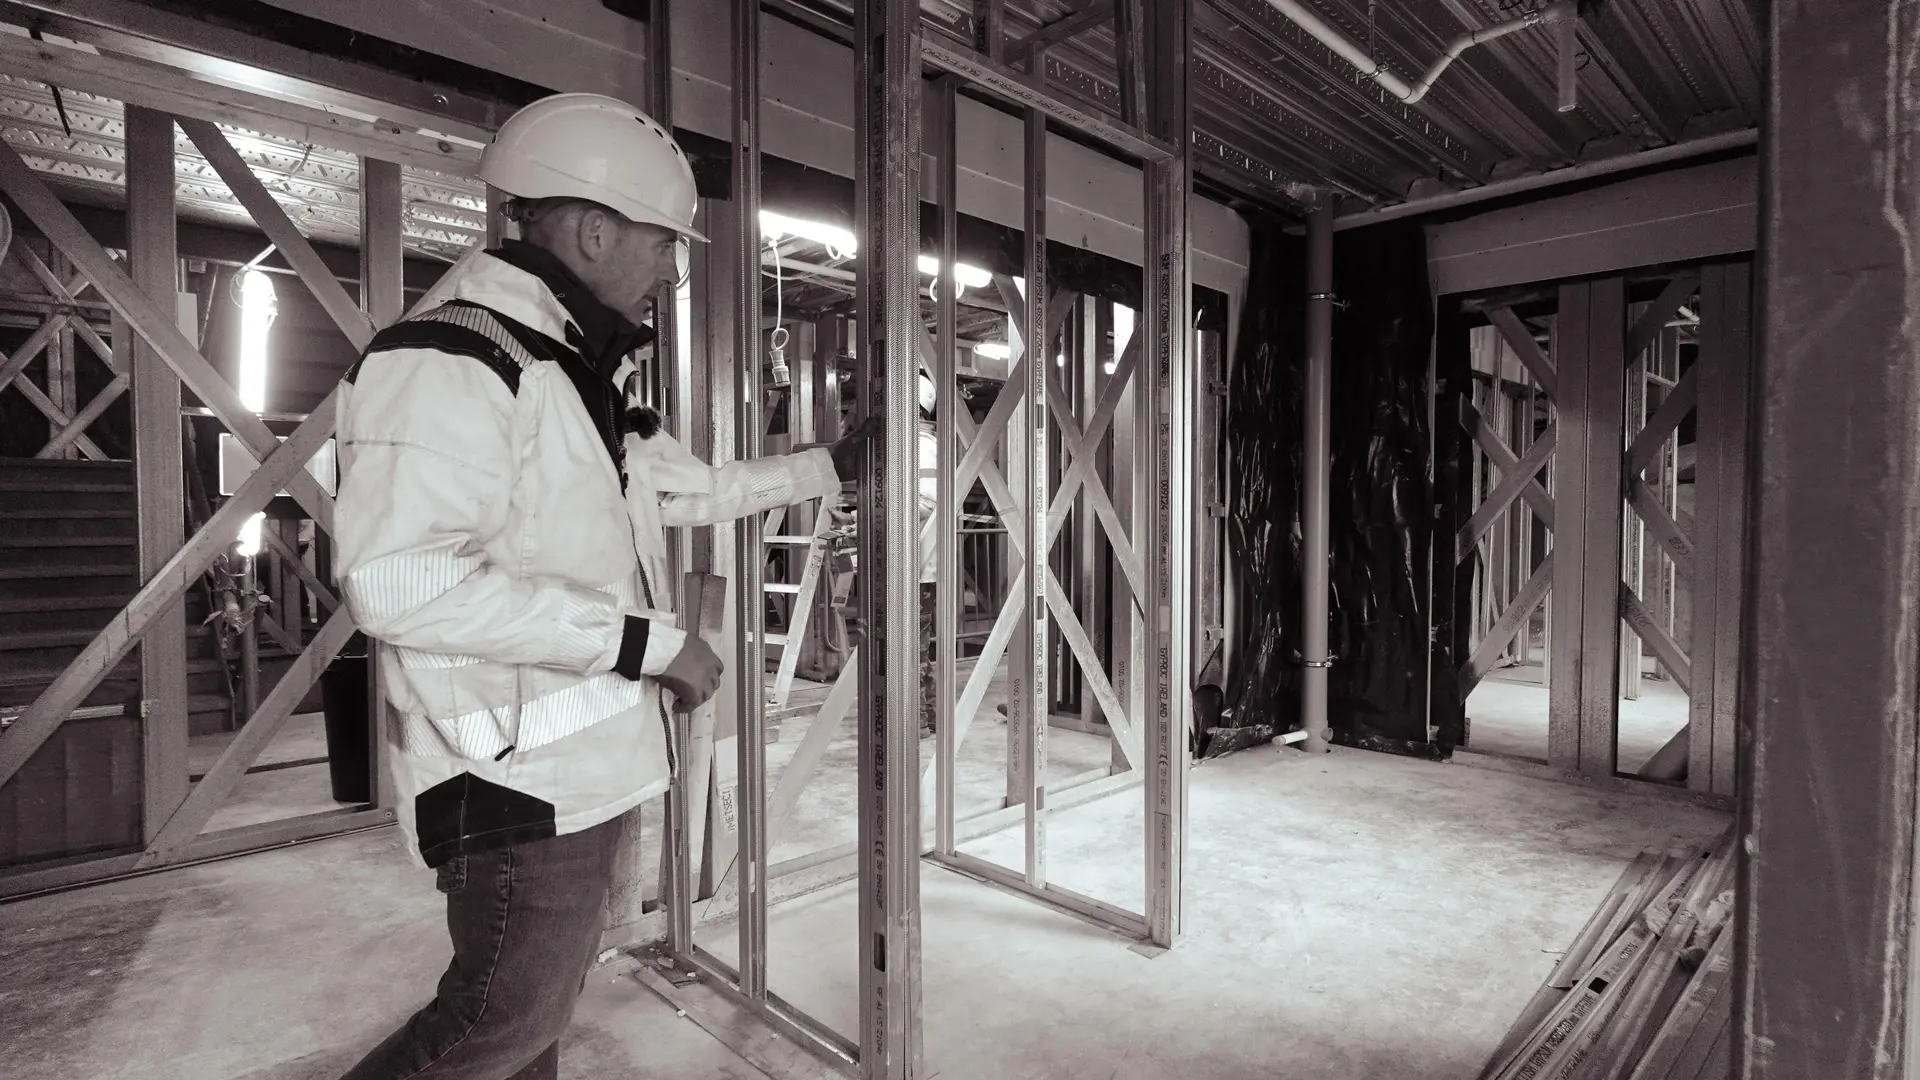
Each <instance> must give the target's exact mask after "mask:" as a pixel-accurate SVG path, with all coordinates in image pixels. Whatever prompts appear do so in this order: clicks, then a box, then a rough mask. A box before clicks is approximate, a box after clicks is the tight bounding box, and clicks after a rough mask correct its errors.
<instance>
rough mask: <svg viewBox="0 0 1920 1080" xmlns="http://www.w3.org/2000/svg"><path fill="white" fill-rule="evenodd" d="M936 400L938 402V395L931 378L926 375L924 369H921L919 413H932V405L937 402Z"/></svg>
mask: <svg viewBox="0 0 1920 1080" xmlns="http://www.w3.org/2000/svg"><path fill="white" fill-rule="evenodd" d="M938 400H939V395H938V392H937V391H936V389H935V387H934V385H933V376H931V375H929V374H927V369H926V368H921V369H920V411H921V412H925V413H930V412H932V411H933V407H934V403H935V402H937V401H938Z"/></svg>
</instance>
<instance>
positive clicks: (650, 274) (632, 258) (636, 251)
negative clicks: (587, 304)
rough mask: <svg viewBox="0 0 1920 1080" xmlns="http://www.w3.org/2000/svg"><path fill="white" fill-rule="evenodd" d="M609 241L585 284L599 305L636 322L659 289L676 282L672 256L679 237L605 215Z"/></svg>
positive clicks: (676, 274)
mask: <svg viewBox="0 0 1920 1080" xmlns="http://www.w3.org/2000/svg"><path fill="white" fill-rule="evenodd" d="M607 216H608V219H609V220H608V223H607V227H608V234H607V239H608V240H609V241H610V242H609V243H608V244H607V245H606V247H605V248H604V249H603V251H602V257H601V258H600V259H598V260H596V261H597V263H598V267H597V268H598V271H599V272H598V273H596V274H595V275H594V277H595V278H596V280H594V281H590V282H588V284H589V285H591V286H592V287H593V291H594V293H595V295H597V296H598V297H599V298H600V302H601V303H603V304H605V305H607V306H608V307H610V308H612V309H614V310H615V311H618V312H619V313H621V314H622V315H625V316H626V317H627V319H628V320H629V321H631V322H634V323H638V322H640V320H641V319H643V318H644V317H645V316H646V310H647V303H648V301H649V300H651V299H652V297H653V295H654V293H655V292H657V291H658V290H659V288H660V286H662V285H664V284H669V283H671V282H674V281H678V280H679V277H680V274H679V268H678V264H677V260H676V257H675V252H676V249H677V248H678V247H679V237H678V236H677V235H676V234H675V233H674V232H673V231H672V230H670V229H664V228H661V227H660V226H658V225H643V224H640V223H638V222H633V221H628V220H627V219H626V218H623V217H620V216H619V215H616V214H608V215H607Z"/></svg>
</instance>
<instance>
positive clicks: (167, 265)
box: [113, 106, 199, 840]
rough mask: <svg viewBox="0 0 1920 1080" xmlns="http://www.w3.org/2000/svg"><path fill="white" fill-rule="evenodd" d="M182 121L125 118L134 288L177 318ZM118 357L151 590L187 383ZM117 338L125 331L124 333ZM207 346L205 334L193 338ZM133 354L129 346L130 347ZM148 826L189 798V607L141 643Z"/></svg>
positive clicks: (119, 349)
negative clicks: (127, 384) (127, 387)
mask: <svg viewBox="0 0 1920 1080" xmlns="http://www.w3.org/2000/svg"><path fill="white" fill-rule="evenodd" d="M173 145H174V144H173V118H172V117H170V116H167V115H166V114H164V113H157V112H154V111H152V110H150V109H142V108H139V107H136V106H128V107H127V110H126V160H127V232H128V236H129V241H130V242H129V245H128V246H129V248H130V249H131V250H130V251H129V252H128V255H129V257H130V258H131V260H132V271H133V281H134V284H136V285H138V286H140V288H141V289H142V290H144V291H146V292H147V293H148V295H150V296H152V297H154V298H155V299H156V300H158V301H159V302H160V304H161V305H162V309H163V310H166V311H172V310H174V303H175V301H174V296H175V280H176V278H175V275H176V274H177V272H178V271H177V267H178V266H179V263H180V258H179V250H178V241H177V239H176V233H175V224H174V191H175V189H174V174H173V166H174V149H173ZM113 325H114V329H115V330H116V331H117V332H116V334H115V335H114V340H113V350H114V352H115V353H116V354H118V355H121V356H124V357H126V358H127V360H128V363H129V367H128V368H127V371H128V372H129V373H130V374H131V375H132V379H131V382H132V393H131V394H130V397H131V398H132V414H133V463H134V469H135V470H136V471H135V478H136V482H135V484H134V504H135V508H136V510H135V512H136V514H137V515H138V529H139V542H140V552H139V555H140V580H141V581H142V582H143V583H144V582H148V581H151V580H152V579H153V577H154V575H156V574H158V573H159V572H160V570H161V568H162V567H164V566H165V565H166V563H167V560H168V559H170V558H172V557H173V555H174V553H175V552H177V551H179V550H180V546H181V545H182V544H183V543H185V542H186V509H185V507H186V469H185V465H184V460H183V454H182V451H181V438H180V378H179V376H178V375H175V374H174V372H173V369H172V368H170V367H168V366H167V363H166V361H165V360H163V359H161V357H160V354H159V353H156V352H155V351H154V350H153V348H152V347H151V346H149V345H148V344H147V343H146V342H145V341H142V340H141V339H140V338H139V336H138V335H136V334H134V333H133V332H132V330H131V328H129V327H128V326H127V324H126V323H125V321H123V320H120V319H116V320H114V324H113ZM118 331H124V333H120V332H118ZM190 338H191V340H194V341H198V340H199V335H198V334H197V333H196V334H193V335H190ZM129 346H130V347H129ZM140 697H141V701H142V703H143V704H144V706H145V708H146V714H147V715H146V717H145V720H144V722H143V725H142V729H141V730H142V745H141V753H142V758H143V766H142V782H143V784H144V787H143V789H142V793H143V798H142V811H143V814H142V819H141V820H142V823H143V830H142V831H143V833H144V835H145V837H146V839H148V840H152V839H153V838H154V837H155V836H156V835H158V834H159V831H160V827H161V826H162V825H164V824H166V821H167V818H168V817H169V816H171V815H172V813H173V812H174V811H175V810H176V809H178V808H179V806H180V804H181V802H183V801H184V800H185V799H186V797H187V699H188V695H187V621H186V610H185V605H184V604H176V605H175V606H174V607H173V608H172V609H170V610H169V611H167V612H166V613H165V614H163V615H161V616H159V617H158V618H156V619H155V620H154V622H153V626H152V628H151V629H150V630H149V631H148V632H147V634H146V636H144V637H143V638H141V640H140Z"/></svg>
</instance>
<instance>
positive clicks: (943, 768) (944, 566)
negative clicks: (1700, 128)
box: [933, 75, 964, 854]
mask: <svg viewBox="0 0 1920 1080" xmlns="http://www.w3.org/2000/svg"><path fill="white" fill-rule="evenodd" d="M957 91H958V80H957V79H955V78H954V77H953V76H951V75H949V76H946V77H944V78H942V79H941V80H940V81H939V82H938V83H937V84H936V87H935V93H937V94H938V95H939V100H940V110H939V114H940V147H939V154H938V156H937V159H936V160H937V168H938V172H937V173H936V175H935V183H936V184H937V186H938V189H939V190H938V202H939V205H940V256H939V259H940V266H941V267H942V268H943V269H944V270H945V271H946V272H947V274H948V275H949V277H948V278H947V280H945V281H943V282H941V283H940V286H939V289H940V292H939V297H940V299H939V310H938V312H937V318H938V320H939V325H938V327H937V330H938V334H939V339H940V365H939V370H938V371H935V372H934V373H933V375H934V438H935V440H936V442H937V443H938V447H939V450H938V458H939V465H940V468H939V472H940V476H939V492H938V496H937V499H938V501H937V504H936V506H935V508H934V514H935V525H934V528H935V529H936V534H935V540H934V567H935V578H936V580H937V584H936V586H935V601H934V673H933V685H934V691H935V694H936V695H937V697H936V700H935V703H934V723H935V725H936V734H935V737H934V738H935V745H934V758H933V760H934V849H935V850H936V851H939V852H941V853H943V854H952V853H953V851H954V848H955V841H954V829H955V822H954V813H955V811H954V773H955V768H956V765H957V761H956V756H957V754H958V753H959V746H958V744H957V740H956V739H955V738H954V730H953V725H954V703H955V701H956V700H957V698H958V696H959V677H958V672H957V671H956V670H955V660H956V659H957V656H956V653H957V648H958V646H957V635H958V633H959V629H960V626H959V624H960V603H959V601H960V563H959V550H958V536H957V535H956V531H955V530H956V529H957V527H958V517H959V509H960V508H959V506H958V503H957V500H958V499H959V498H960V497H961V496H962V495H963V494H964V492H961V491H958V490H957V489H956V488H957V484H956V481H957V478H956V477H955V475H954V470H953V466H954V465H956V464H957V463H958V462H959V440H958V438H957V433H956V431H955V418H954V412H953V411H954V409H956V408H958V407H960V402H959V395H958V393H957V392H956V390H957V387H956V385H955V382H954V379H955V372H954V369H955V365H956V362H957V358H958V354H957V352H956V349H957V348H958V345H957V342H956V340H955V338H956V336H957V335H956V330H955V325H954V324H955V319H956V317H957V315H958V311H957V310H956V309H957V306H958V305H957V300H958V296H959V289H958V288H957V285H958V281H957V276H956V275H955V271H954V269H953V267H954V264H955V263H956V262H958V260H959V257H960V255H959V225H960V220H959V219H960V210H959V201H960V200H959V161H958V158H959V149H960V147H959V133H958V125H957V124H956V123H955V120H956V118H957V114H958V106H959V94H958V92H957Z"/></svg>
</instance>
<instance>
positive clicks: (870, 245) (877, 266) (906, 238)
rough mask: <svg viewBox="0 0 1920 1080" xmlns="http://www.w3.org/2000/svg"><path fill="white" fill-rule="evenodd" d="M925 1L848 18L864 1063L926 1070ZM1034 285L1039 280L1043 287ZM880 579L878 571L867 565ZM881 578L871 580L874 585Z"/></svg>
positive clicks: (873, 1074) (901, 1072)
mask: <svg viewBox="0 0 1920 1080" xmlns="http://www.w3.org/2000/svg"><path fill="white" fill-rule="evenodd" d="M920 73H921V27H920V7H919V5H918V4H917V3H914V2H912V0H883V2H880V0H876V2H874V3H868V4H862V5H859V7H858V8H857V9H856V14H855V19H854V76H855V95H856V99H855V105H854V116H855V123H854V129H855V151H854V155H855V161H854V178H855V181H854V182H855V184H856V186H857V191H858V194H857V195H856V197H855V202H856V217H857V219H858V222H859V234H860V249H861V251H862V253H863V260H862V261H863V264H864V265H863V266H862V273H861V275H860V281H859V296H858V302H859V308H860V323H859V325H860V349H859V352H858V357H857V360H856V367H855V376H854V377H855V379H856V380H858V391H859V403H860V404H859V408H860V413H861V415H864V416H869V417H871V416H880V417H882V418H883V420H884V424H885V427H884V430H883V433H882V435H881V437H880V438H879V439H877V440H875V441H874V442H873V443H871V444H870V446H871V447H872V449H871V451H870V452H869V454H868V455H867V462H866V474H865V476H864V477H863V479H862V482H861V484H860V520H861V521H862V522H863V523H865V524H864V527H863V528H862V529H861V531H860V566H861V567H862V568H863V570H864V572H865V573H866V574H867V586H866V587H865V588H863V589H861V590H860V598H861V618H862V620H863V622H864V623H865V625H866V626H867V628H868V644H867V647H866V648H863V649H861V657H860V695H859V701H860V709H859V713H858V716H859V720H858V731H859V735H858V754H857V761H858V763H859V764H858V769H859V778H858V780H857V784H858V787H859V816H860V824H859V844H860V852H861V859H860V873H859V894H858V895H859V899H858V901H857V903H858V904H859V914H860V943H859V948H860V1002H859V1011H858V1015H859V1017H860V1031H859V1032H857V1033H856V1038H857V1040H858V1043H859V1047H860V1071H861V1074H862V1075H863V1076H866V1077H869V1078H872V1080H880V1078H883V1077H884V1078H889V1080H906V1078H908V1077H914V1076H919V1075H921V1073H922V1071H923V1068H922V1055H923V1050H922V1044H921V1015H920V863H919V857H920V785H919V783H918V782H917V780H918V778H919V766H920V740H919V726H920V681H919V679H918V678H917V677H915V675H914V674H913V673H915V672H917V671H918V670H919V664H920V656H919V651H920V650H919V631H918V626H919V617H918V610H919V587H918V582H919V576H920V575H919V570H920V566H921V555H920V551H921V549H920V544H919V543H918V533H919V521H918V503H917V499H916V498H915V490H916V488H917V485H918V478H919V456H918V441H919V431H918V427H917V421H916V419H915V415H916V412H917V409H918V390H917V386H916V380H917V372H918V370H919V366H920V352H921V349H922V344H921V339H922V337H923V335H924V330H923V329H922V327H921V323H920V302H919V268H918V265H917V257H918V255H919V251H920V162H921V156H920V118H921V112H920V90H921V86H922V81H921V77H920ZM1041 287H1044V286H1041ZM876 572H877V573H876ZM876 579H877V580H876Z"/></svg>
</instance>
